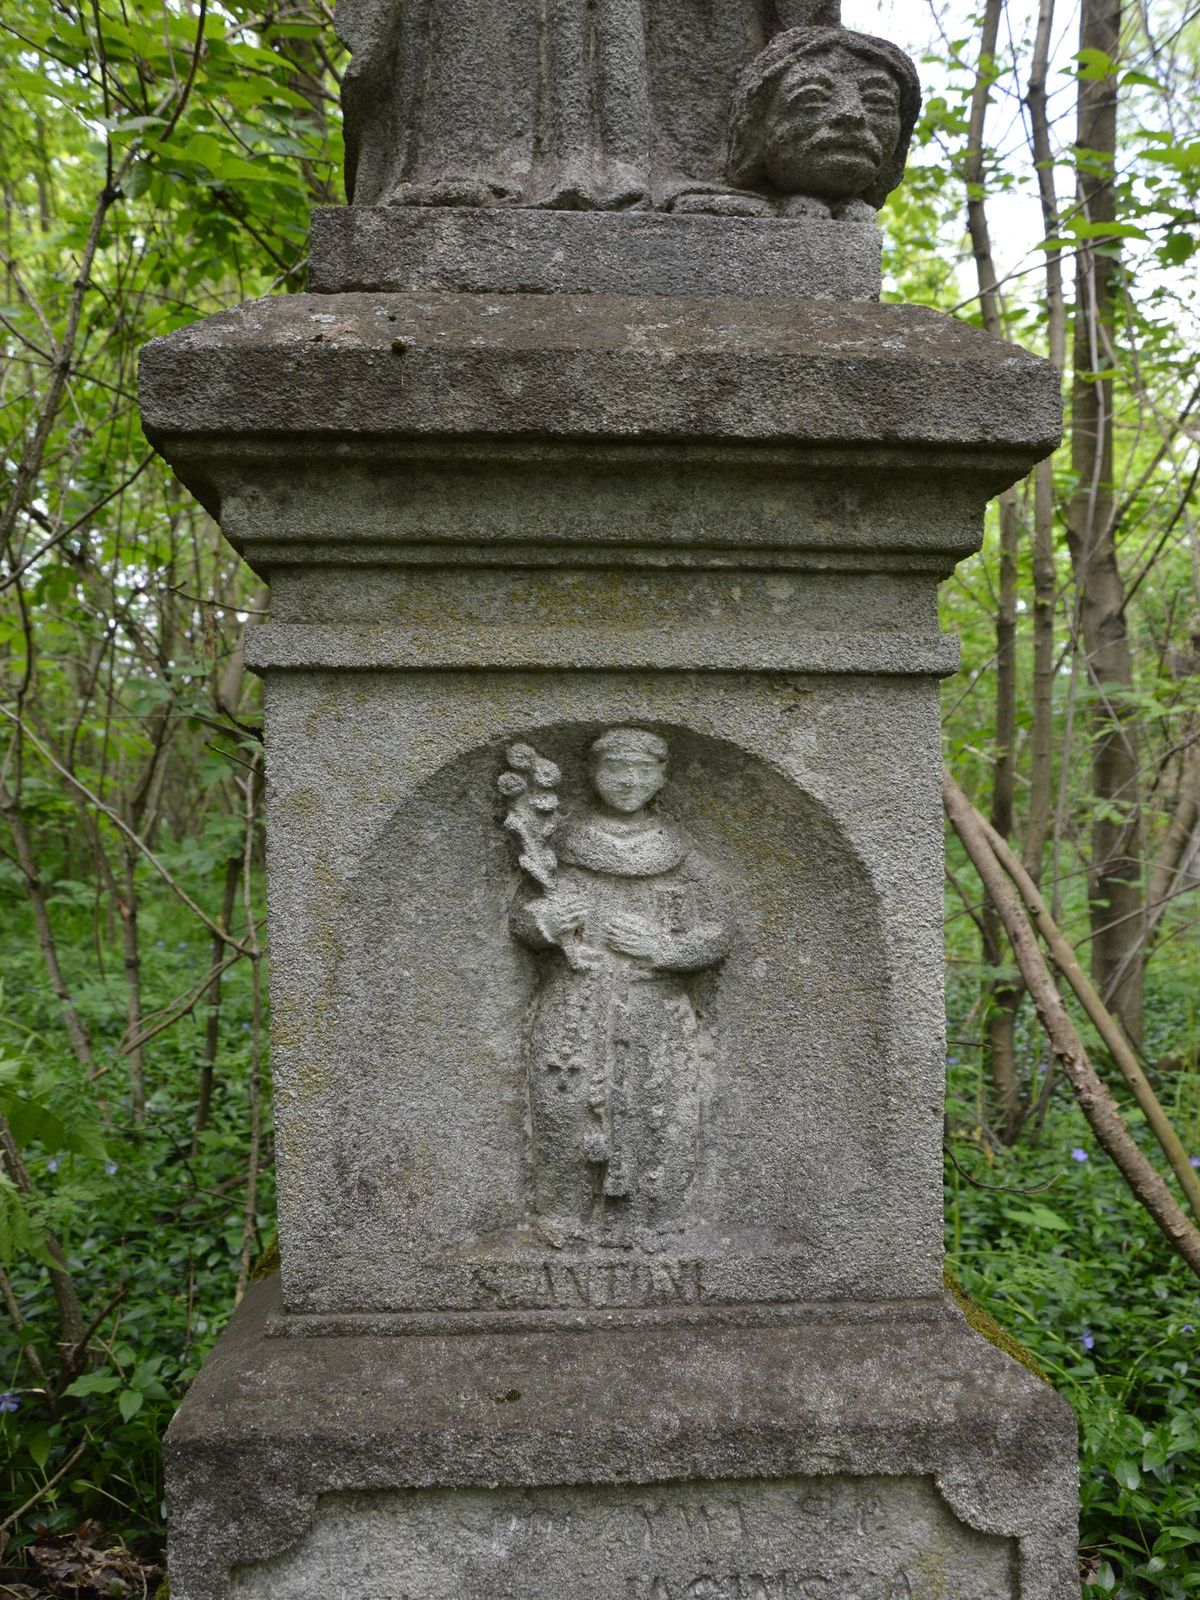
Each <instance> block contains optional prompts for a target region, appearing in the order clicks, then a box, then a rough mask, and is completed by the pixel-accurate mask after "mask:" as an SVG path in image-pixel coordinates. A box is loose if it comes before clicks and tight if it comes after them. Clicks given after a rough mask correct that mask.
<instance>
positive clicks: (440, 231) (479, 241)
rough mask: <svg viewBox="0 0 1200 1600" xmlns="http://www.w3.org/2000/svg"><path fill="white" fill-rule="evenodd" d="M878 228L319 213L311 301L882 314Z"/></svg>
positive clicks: (761, 220) (803, 222) (415, 212)
mask: <svg viewBox="0 0 1200 1600" xmlns="http://www.w3.org/2000/svg"><path fill="white" fill-rule="evenodd" d="M881 258H882V244H881V238H880V232H879V228H878V226H877V225H876V224H875V223H873V222H853V221H849V220H847V221H835V220H831V219H830V220H825V219H821V218H816V217H715V216H704V215H688V214H686V213H680V214H678V215H676V214H664V213H662V212H657V211H520V210H504V209H500V208H493V209H491V210H477V209H473V208H471V207H467V206H452V207H436V206H430V207H425V206H322V207H319V208H318V209H317V210H316V211H314V212H313V219H312V232H311V235H310V242H309V270H308V277H309V288H310V290H312V291H313V292H314V293H316V294H340V293H343V292H346V291H352V290H375V291H381V292H392V293H396V292H405V291H409V292H416V293H435V292H446V293H452V294H463V293H472V294H473V293H480V294H516V293H522V294H645V295H652V296H655V297H659V296H662V295H680V294H683V295H712V294H735V295H747V296H750V297H755V298H756V297H760V296H763V295H790V296H802V297H804V298H806V299H810V300H878V298H879V288H880V263H881Z"/></svg>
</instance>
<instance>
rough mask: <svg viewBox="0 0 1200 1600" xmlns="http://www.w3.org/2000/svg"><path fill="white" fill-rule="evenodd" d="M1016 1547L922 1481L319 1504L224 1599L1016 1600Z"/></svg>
mask: <svg viewBox="0 0 1200 1600" xmlns="http://www.w3.org/2000/svg"><path fill="white" fill-rule="evenodd" d="M1013 1574H1014V1565H1013V1543H1012V1541H1011V1540H1008V1539H1003V1538H996V1537H994V1536H992V1535H988V1534H982V1533H979V1532H977V1531H976V1530H974V1529H972V1528H970V1527H968V1526H966V1525H965V1524H964V1523H963V1522H961V1521H960V1520H959V1519H958V1518H957V1517H956V1516H955V1515H954V1513H953V1512H952V1511H951V1509H950V1508H949V1506H947V1504H946V1503H945V1501H944V1500H942V1498H941V1497H940V1495H939V1494H938V1492H937V1490H936V1489H935V1488H934V1486H933V1484H932V1483H931V1482H930V1481H929V1480H928V1479H924V1478H878V1477H873V1478H847V1477H815V1478H790V1479H781V1480H749V1481H746V1480H741V1481H738V1480H726V1481H718V1482H711V1483H691V1484H687V1483H664V1484H658V1485H636V1486H635V1485H624V1486H623V1485H615V1484H610V1485H607V1486H606V1485H595V1486H593V1487H582V1488H543V1489H499V1490H482V1489H451V1490H446V1489H443V1490H437V1489H433V1490H391V1491H383V1492H379V1493H350V1494H332V1495H327V1496H323V1497H322V1499H321V1501H320V1503H319V1505H318V1509H317V1514H316V1517H315V1520H314V1523H313V1526H312V1528H311V1529H310V1530H309V1531H308V1533H306V1534H305V1535H304V1536H303V1538H302V1539H301V1540H300V1541H299V1543H298V1544H297V1545H295V1546H294V1547H293V1548H292V1549H291V1550H290V1551H288V1552H285V1553H283V1554H281V1555H279V1556H277V1557H274V1558H273V1559H271V1560H269V1561H266V1562H262V1563H259V1564H257V1565H254V1566H249V1567H243V1568H240V1569H238V1570H237V1571H236V1572H235V1574H234V1582H233V1595H234V1596H235V1597H236V1600H294V1597H295V1596H296V1595H298V1594H304V1595H308V1594H313V1595H317V1594H319V1595H322V1596H323V1595H327V1594H328V1595H332V1594H334V1593H336V1594H337V1595H338V1597H339V1600H558V1597H560V1596H562V1595H565V1594H580V1595H587V1596H589V1597H590V1600H947V1597H948V1596H952V1597H953V1600H1015V1596H1016V1593H1017V1588H1016V1584H1015V1581H1014V1576H1013Z"/></svg>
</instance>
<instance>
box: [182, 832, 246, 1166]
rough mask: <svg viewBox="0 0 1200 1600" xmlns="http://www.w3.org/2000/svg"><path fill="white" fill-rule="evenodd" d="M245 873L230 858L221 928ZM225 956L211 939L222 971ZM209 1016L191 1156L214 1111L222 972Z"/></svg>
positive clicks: (209, 999) (212, 988)
mask: <svg viewBox="0 0 1200 1600" xmlns="http://www.w3.org/2000/svg"><path fill="white" fill-rule="evenodd" d="M241 870H242V858H241V856H240V855H236V856H231V857H230V858H229V860H228V861H227V862H226V863H225V891H224V895H223V898H222V902H221V921H220V926H221V928H222V929H223V930H224V931H225V932H228V931H229V925H230V922H231V921H232V920H233V907H234V903H235V901H236V898H237V886H238V877H239V875H240V873H241ZM224 954H225V941H224V940H223V939H222V938H221V937H220V936H219V935H218V934H215V933H214V934H213V938H212V964H213V967H214V969H219V968H220V965H221V958H222V957H223V956H224ZM205 1005H206V1008H207V1012H208V1015H207V1017H206V1019H205V1024H204V1060H203V1063H202V1064H201V1067H200V1082H199V1084H198V1086H197V1092H196V1120H195V1123H194V1125H193V1130H192V1155H193V1157H194V1156H195V1154H196V1150H197V1146H198V1145H199V1141H200V1135H201V1134H202V1133H203V1132H204V1130H205V1128H207V1127H208V1119H209V1116H210V1114H211V1111H212V1092H213V1079H214V1077H215V1074H216V1064H217V1052H218V1050H219V1049H220V1044H221V973H220V971H219V970H217V972H216V976H215V977H214V978H213V981H212V982H211V983H210V984H209V986H208V993H207V995H206V996H205Z"/></svg>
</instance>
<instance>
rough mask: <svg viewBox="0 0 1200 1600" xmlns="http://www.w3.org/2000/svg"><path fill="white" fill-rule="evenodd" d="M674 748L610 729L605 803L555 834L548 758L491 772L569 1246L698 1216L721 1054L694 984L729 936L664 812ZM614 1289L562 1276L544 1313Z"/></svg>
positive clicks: (548, 1185) (594, 751) (540, 1128)
mask: <svg viewBox="0 0 1200 1600" xmlns="http://www.w3.org/2000/svg"><path fill="white" fill-rule="evenodd" d="M667 754H668V752H667V744H666V741H665V740H664V739H661V738H659V736H658V735H657V734H655V733H650V732H648V731H646V730H645V729H642V728H611V729H609V731H608V732H607V733H605V734H602V735H601V737H600V738H598V739H597V740H596V741H595V742H594V743H593V744H592V746H591V749H590V751H589V752H588V757H587V766H588V776H589V779H590V782H591V787H592V790H593V791H594V796H595V803H594V805H592V806H591V807H589V808H587V809H585V810H582V811H580V812H579V813H577V814H576V815H574V816H570V817H568V818H567V819H566V821H565V822H562V823H559V824H558V825H557V827H555V826H554V822H553V819H554V818H555V817H556V815H557V796H556V795H555V794H554V792H553V785H554V784H555V783H556V782H557V779H558V776H559V773H558V769H557V767H556V766H555V765H554V764H553V763H552V762H548V761H546V760H544V759H543V758H542V757H540V756H539V755H538V754H537V752H536V751H534V750H533V749H532V747H531V746H529V745H514V746H513V747H512V748H511V749H510V750H509V753H508V755H509V769H508V770H507V771H506V772H504V773H502V774H501V776H500V778H499V780H498V786H499V788H500V791H501V793H502V794H503V795H504V796H505V799H506V802H507V807H508V810H507V816H506V818H505V826H506V827H507V828H509V829H510V831H512V832H513V833H514V834H516V836H517V837H518V838H519V839H520V841H521V856H520V863H519V864H520V867H521V869H522V884H521V888H520V889H519V890H518V893H517V896H516V899H515V901H514V903H513V906H512V912H511V916H510V926H511V929H512V933H513V936H514V938H516V939H517V940H519V941H520V943H521V944H523V945H525V946H526V947H527V948H528V949H529V950H531V951H533V952H535V953H536V955H537V959H538V965H539V976H538V991H537V997H536V1002H535V1005H534V1008H533V1012H532V1016H531V1019H530V1026H529V1032H528V1037H527V1045H526V1049H527V1073H528V1085H529V1103H530V1113H531V1117H530V1120H531V1127H532V1141H533V1191H534V1193H533V1198H534V1209H535V1211H536V1213H537V1215H538V1216H539V1218H541V1219H542V1221H543V1223H544V1224H545V1225H547V1226H548V1227H549V1228H550V1229H551V1230H552V1232H553V1233H554V1234H556V1235H558V1236H560V1237H562V1238H564V1239H572V1238H574V1239H584V1240H587V1241H588V1242H590V1243H599V1244H608V1245H619V1246H623V1247H629V1246H635V1245H636V1246H639V1247H640V1248H641V1249H643V1250H659V1249H661V1248H663V1245H664V1242H665V1236H668V1235H669V1234H670V1233H672V1232H678V1231H679V1230H681V1229H682V1228H683V1227H684V1226H685V1225H686V1224H687V1222H688V1221H689V1220H690V1219H691V1214H692V1201H693V1190H694V1185H695V1181H696V1174H697V1168H698V1158H699V1144H700V1130H701V1126H702V1123H703V1118H704V1107H705V1101H706V1090H707V1080H708V1077H709V1062H708V1058H709V1056H710V1053H711V1050H712V1044H711V1039H710V1035H709V1030H708V1027H707V1024H706V1020H705V1018H704V1016H703V1015H702V1011H701V1009H700V1007H698V1005H697V1003H696V998H695V994H694V990H693V984H694V979H695V977H696V975H697V974H699V973H702V972H704V971H706V970H707V969H710V968H712V967H715V966H717V965H718V964H719V963H720V962H721V961H722V960H723V959H724V957H725V954H726V952H727V950H728V949H729V946H730V943H731V941H732V938H733V929H732V924H731V920H730V917H729V913H728V910H727V909H726V907H725V906H724V904H723V903H722V896H721V893H720V891H719V889H718V887H717V885H716V882H715V879H714V874H713V872H712V869H711V867H710V866H709V864H708V862H706V861H705V860H704V858H703V857H702V856H701V855H700V854H699V853H698V852H697V851H696V850H695V849H694V847H693V846H692V845H691V843H690V842H689V841H688V840H687V839H685V838H684V837H683V836H682V835H681V834H680V833H679V832H678V831H677V830H676V829H675V828H674V827H672V826H671V825H670V823H668V822H665V821H663V820H662V819H660V818H659V817H657V816H656V815H655V814H654V812H653V802H654V800H655V797H656V796H657V795H658V793H659V791H660V790H661V788H662V786H663V784H664V783H665V781H666V775H667ZM551 835H552V836H553V837H552V838H551ZM551 843H552V845H553V848H551ZM531 890H532V891H534V892H532V893H531V892H530V891H531ZM633 1270H635V1271H636V1270H650V1269H637V1268H635V1269H633ZM605 1282H606V1280H605V1278H604V1276H603V1274H600V1275H597V1276H595V1277H594V1278H588V1279H587V1280H586V1281H585V1282H582V1283H581V1285H580V1286H579V1287H578V1288H577V1287H576V1286H575V1284H574V1282H573V1280H571V1279H569V1278H565V1277H564V1278H561V1281H559V1280H556V1279H555V1275H554V1274H553V1273H551V1275H550V1281H548V1283H547V1286H546V1288H545V1290H543V1291H542V1292H541V1294H540V1297H539V1296H538V1294H537V1291H536V1290H535V1291H534V1293H535V1300H534V1303H543V1304H548V1305H560V1304H570V1303H572V1297H573V1296H581V1297H582V1298H576V1299H575V1300H574V1303H577V1304H582V1305H600V1304H606V1303H616V1302H614V1301H612V1298H611V1294H609V1295H607V1297H606V1291H605V1288H604V1285H605ZM666 1287H667V1289H668V1298H669V1299H678V1298H679V1294H678V1292H676V1291H675V1290H673V1289H672V1288H671V1285H670V1282H669V1281H668V1283H667V1285H666ZM563 1295H565V1296H566V1299H563V1298H562V1296H563ZM597 1296H600V1298H596V1297H597ZM516 1303H518V1304H520V1303H525V1304H529V1303H530V1302H529V1301H528V1300H526V1301H524V1302H520V1301H518V1302H516Z"/></svg>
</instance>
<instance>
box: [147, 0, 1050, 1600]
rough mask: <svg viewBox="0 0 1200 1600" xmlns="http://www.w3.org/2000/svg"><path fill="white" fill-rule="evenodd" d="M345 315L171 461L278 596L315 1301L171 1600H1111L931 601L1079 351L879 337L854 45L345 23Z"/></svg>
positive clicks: (204, 375) (205, 1447)
mask: <svg viewBox="0 0 1200 1600" xmlns="http://www.w3.org/2000/svg"><path fill="white" fill-rule="evenodd" d="M338 19H339V28H340V31H341V32H342V34H343V36H344V38H345V40H346V42H347V44H348V45H349V46H350V47H351V50H352V52H353V60H352V65H351V68H350V70H349V72H348V74H347V78H346V85H345V105H346V117H347V147H348V151H349V161H348V166H349V174H348V176H349V186H350V189H351V194H352V204H351V205H350V206H348V207H346V208H336V209H329V210H324V211H319V212H318V213H317V214H316V216H315V217H314V221H313V235H312V265H311V292H309V293H307V294H298V295H288V296H283V297H280V298H277V299H266V300H261V301H258V302H255V303H252V304H249V305H245V306H242V307H240V308H238V309H237V310H236V311H233V312H229V313H225V314H222V315H220V316H216V317H212V318H210V319H208V320H207V321H205V322H202V323H200V324H199V325H197V326H195V327H192V328H189V329H187V330H184V331H183V332H180V333H177V334H173V335H172V336H171V337H169V338H167V339H163V340H159V341H156V342H155V343H154V344H152V345H150V346H149V347H148V348H147V350H146V351H145V354H144V357H143V362H142V374H141V382H142V414H143V418H144V423H145V427H146V431H147V433H148V435H149V437H150V438H151V439H152V440H153V442H154V443H155V444H156V445H157V447H158V449H159V450H160V451H161V452H162V453H163V455H164V456H165V457H166V458H167V459H168V460H169V461H170V462H171V464H172V465H173V466H174V468H175V470H176V471H177V473H178V474H179V476H180V477H181V478H182V480H183V481H184V483H186V484H187V485H188V486H189V487H190V488H191V489H192V490H193V491H194V493H195V494H197V495H198V496H199V498H200V499H201V501H202V502H203V503H204V504H205V506H207V507H208V508H209V510H210V511H211V512H212V513H213V515H214V516H217V517H218V518H219V519H220V521H221V524H222V527H223V529H224V531H225V533H226V535H227V536H228V537H229V539H230V540H231V541H232V542H233V544H234V545H235V546H236V547H237V549H239V550H240V551H241V552H242V553H243V554H244V555H245V557H246V559H247V560H248V561H249V562H250V564H251V566H252V567H253V568H254V569H255V570H256V571H257V572H259V573H261V574H262V575H264V576H265V577H267V578H269V580H270V583H271V594H272V601H271V605H272V612H271V621H270V622H269V623H267V624H265V625H263V626H260V627H256V628H255V629H254V630H252V635H251V643H250V646H249V648H250V651H251V652H252V662H253V665H254V666H255V668H256V670H257V671H258V672H260V673H261V674H262V676H263V678H264V680H265V685H266V718H267V762H268V774H269V791H268V811H267V818H268V899H269V914H270V936H271V963H272V968H271V998H272V1024H271V1028H272V1070H273V1074H274V1084H275V1110H276V1118H277V1156H278V1169H279V1171H278V1178H279V1240H280V1249H281V1257H282V1273H281V1275H279V1276H276V1277H274V1278H271V1279H269V1280H267V1281H266V1282H264V1283H262V1284H260V1285H258V1286H256V1287H255V1288H254V1289H253V1290H252V1291H251V1292H250V1294H248V1296H247V1297H246V1299H245V1301H244V1302H243V1304H242V1305H241V1306H240V1308H239V1309H238V1311H237V1313H236V1314H235V1316H234V1318H233V1321H232V1324H231V1326H230V1328H229V1329H228V1331H227V1332H226V1334H225V1335H224V1337H223V1339H222V1340H221V1342H220V1344H219V1345H218V1347H217V1349H216V1351H215V1352H214V1354H213V1355H212V1357H211V1358H210V1360H209V1362H208V1363H207V1365H206V1366H205V1368H204V1370H203V1372H202V1373H201V1375H200V1377H199V1378H198V1379H197V1381H196V1383H195V1385H194V1386H193V1388H192V1390H191V1392H190V1394H189V1395H188V1397H187V1399H186V1401H185V1402H184V1405H183V1406H182V1408H181V1410H180V1412H179V1414H178V1416H177V1417H176V1419H175V1422H174V1423H173V1425H172V1428H171V1430H170V1433H169V1435H168V1438H167V1443H166V1457H167V1498H168V1509H169V1518H170V1575H171V1588H172V1595H173V1597H174V1600H228V1597H231V1596H238V1597H240V1600H332V1597H337V1600H501V1597H517V1596H520V1597H522V1600H549V1597H551V1596H553V1597H555V1600H559V1597H562V1596H578V1597H580V1600H584V1597H586V1600H683V1597H691V1600H802V1597H803V1600H810V1597H811V1600H817V1597H821V1600H1002V1597H1003V1600H1018V1597H1019V1600H1067V1597H1068V1596H1073V1595H1075V1594H1077V1593H1078V1588H1077V1582H1076V1575H1075V1511H1076V1477H1075V1435H1074V1424H1073V1421H1072V1418H1071V1416H1070V1413H1069V1411H1068V1409H1067V1407H1066V1406H1065V1405H1064V1404H1063V1403H1062V1402H1061V1401H1060V1400H1059V1399H1058V1398H1057V1397H1056V1396H1055V1395H1054V1394H1053V1392H1052V1391H1051V1390H1050V1389H1049V1388H1047V1387H1046V1386H1045V1385H1044V1384H1042V1383H1041V1382H1040V1381H1038V1380H1037V1379H1036V1378H1035V1377H1034V1376H1033V1375H1032V1374H1031V1373H1030V1372H1028V1371H1026V1370H1025V1369H1024V1368H1023V1367H1021V1366H1018V1365H1017V1364H1016V1363H1014V1362H1013V1361H1012V1360H1010V1359H1009V1358H1008V1357H1007V1356H1006V1355H1004V1354H1002V1353H1001V1352H1000V1351H999V1350H998V1349H996V1348H994V1347H993V1346H992V1345H990V1344H988V1343H986V1342H985V1341H984V1340H983V1339H981V1338H980V1337H978V1336H977V1335H976V1334H975V1333H973V1332H972V1331H971V1330H970V1329H969V1328H968V1327H967V1325H966V1323H965V1322H964V1321H963V1320H962V1318H961V1317H960V1315H959V1313H958V1312H957V1310H956V1309H955V1308H954V1307H953V1305H952V1304H951V1303H950V1302H949V1301H948V1300H947V1298H946V1297H945V1296H944V1294H943V1290H942V1281H941V1258H942V1246H941V1227H942V1217H941V1198H940V1197H941V1130H942V1093H943V1090H942V1073H943V1027H944V1023H943V997H942V971H941V964H942V955H941V903H942V861H941V853H942V820H941V807H940V786H939V724H938V681H939V678H940V677H941V676H944V675H945V674H947V673H949V672H952V671H953V670H954V667H955V662H956V651H955V647H954V644H953V642H951V641H947V640H945V639H943V638H942V637H941V636H940V635H939V632H938V625H937V609H936V590H937V584H938V582H939V580H940V579H942V578H944V577H945V576H946V575H947V574H948V573H949V572H950V571H951V570H952V568H953V565H954V563H955V562H956V561H957V560H959V559H961V558H962V557H963V556H965V555H967V554H969V553H970V552H971V551H973V550H974V549H975V548H976V547H977V544H978V541H979V537H980V528H981V521H982V514H983V509H984V506H985V504H986V502H987V500H988V499H989V498H990V497H991V496H992V495H994V494H996V493H997V491H999V490H1000V489H1002V488H1004V487H1005V486H1006V485H1008V484H1010V483H1012V482H1014V481H1015V480H1017V479H1018V478H1019V477H1020V476H1021V475H1023V474H1024V473H1025V472H1027V471H1028V469H1029V468H1030V467H1031V466H1032V464H1033V463H1034V462H1035V461H1037V460H1038V459H1039V458H1040V457H1041V456H1043V455H1045V454H1046V453H1047V452H1048V451H1049V450H1050V449H1051V448H1052V447H1053V445H1054V443H1055V441H1056V439H1057V436H1058V427H1059V418H1058V384H1057V378H1056V376H1055V374H1054V372H1053V371H1052V370H1051V369H1050V368H1049V366H1048V365H1047V364H1045V363H1043V362H1041V361H1039V360H1037V359H1035V358H1034V357H1032V356H1029V355H1027V354H1025V353H1024V352H1022V351H1020V350H1018V349H1014V348H1012V347H1010V346H1007V345H1004V344H1002V343H999V342H997V341H995V340H993V339H990V338H988V337H986V336H985V335H984V334H982V333H981V332H979V331H978V330H975V329H973V328H970V327H967V326H964V325H962V324H960V323H957V322H955V321H953V320H952V319H950V318H948V317H945V316H942V315H939V314H937V313H935V312H932V311H929V310H927V309H924V308H922V307H919V306H913V305H882V304H880V303H879V300H878V293H879V262H880V249H879V234H878V229H877V226H876V222H875V220H874V214H875V209H876V208H877V207H878V206H879V205H880V204H881V203H882V201H883V199H884V198H885V197H886V195H887V193H888V192H889V190H890V189H891V188H893V187H894V186H895V184H896V183H897V182H898V181H899V179H900V176H901V172H902V169H903V165H904V157H905V152H906V149H907V144H908V139H909V135H910V133H911V131H912V127H913V124H914V121H915V118H916V115H917V110H918V105H919V89H918V86H917V80H916V76H915V73H914V71H913V68H912V65H911V63H910V62H909V61H908V60H907V58H906V57H904V56H903V54H902V53H901V52H899V51H898V50H896V49H895V47H894V46H892V45H890V44H888V43H886V42H884V41H881V40H878V39H874V38H869V37H867V36H865V35H861V34H856V33H853V32H850V31H848V30H845V29H842V28H841V27H840V26H839V22H838V18H837V15H836V13H835V12H834V10H833V9H832V6H831V3H830V0H818V3H817V4H806V3H805V0H777V3H775V0H722V4H720V5H714V4H713V3H712V0H342V5H341V8H340V10H339V13H338Z"/></svg>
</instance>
